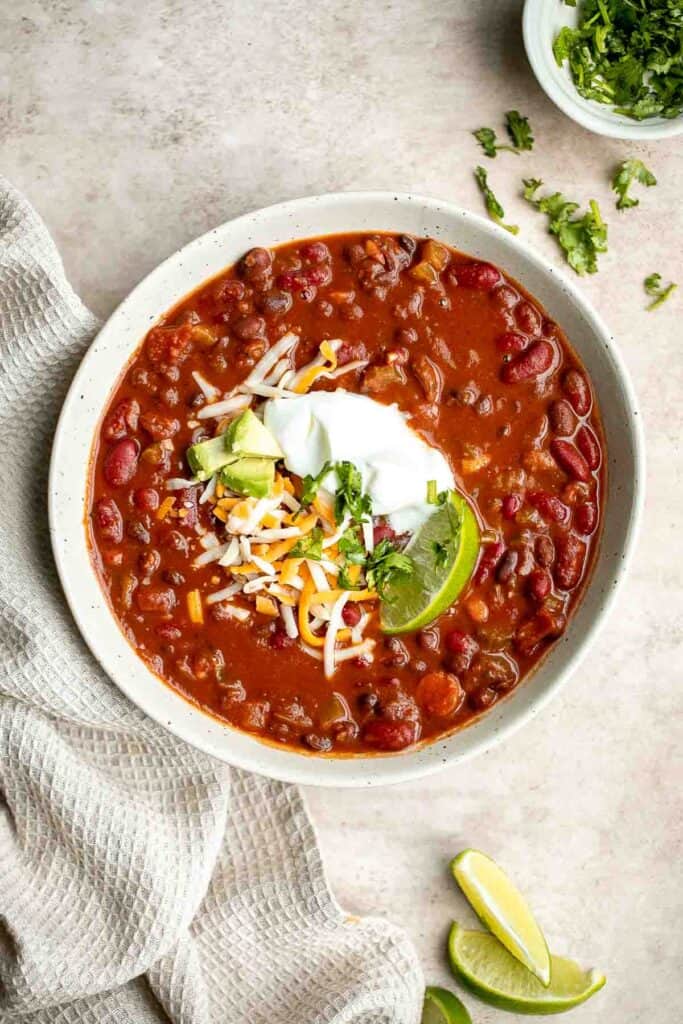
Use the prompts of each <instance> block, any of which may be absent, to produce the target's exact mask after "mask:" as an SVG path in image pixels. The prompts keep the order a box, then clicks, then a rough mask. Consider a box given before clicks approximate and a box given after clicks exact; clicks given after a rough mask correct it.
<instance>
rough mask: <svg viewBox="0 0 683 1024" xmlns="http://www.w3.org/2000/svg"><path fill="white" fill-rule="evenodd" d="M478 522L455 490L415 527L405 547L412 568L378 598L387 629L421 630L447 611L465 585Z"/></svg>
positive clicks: (472, 560)
mask: <svg viewBox="0 0 683 1024" xmlns="http://www.w3.org/2000/svg"><path fill="white" fill-rule="evenodd" d="M478 552H479V524H478V523H477V520H476V517H475V515H474V512H473V511H472V509H471V507H470V505H469V503H468V502H467V501H466V500H465V498H463V496H462V495H461V494H459V493H458V492H457V491H449V492H448V498H447V499H446V501H445V502H444V504H443V505H440V506H439V507H438V508H437V510H436V512H434V513H433V514H432V515H431V516H430V517H429V519H427V520H426V521H425V522H424V523H423V524H422V526H421V527H420V529H419V530H418V531H417V532H416V534H415V536H414V537H413V539H412V540H411V542H410V544H409V545H408V547H407V548H406V554H407V555H410V557H411V558H412V560H413V565H414V571H413V572H412V573H411V574H410V575H409V576H403V577H400V578H399V579H398V581H397V582H396V583H394V584H392V585H391V586H390V587H389V589H388V593H387V595H386V599H385V600H383V601H382V605H381V610H380V620H381V626H382V629H383V630H384V632H385V633H410V632H413V631H414V630H416V629H422V627H423V626H426V625H427V624H428V623H430V622H432V620H433V619H435V618H436V617H437V615H440V614H441V612H443V611H445V610H446V608H448V606H449V605H450V604H452V603H453V601H455V599H456V597H457V596H458V594H459V593H460V592H461V590H462V589H463V588H464V587H465V585H466V583H467V582H468V580H469V578H470V576H471V575H472V570H473V569H474V566H475V563H476V561H477V554H478Z"/></svg>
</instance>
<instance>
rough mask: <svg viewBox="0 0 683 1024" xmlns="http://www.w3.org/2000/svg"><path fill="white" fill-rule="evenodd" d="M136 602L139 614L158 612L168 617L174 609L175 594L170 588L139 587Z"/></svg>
mask: <svg viewBox="0 0 683 1024" xmlns="http://www.w3.org/2000/svg"><path fill="white" fill-rule="evenodd" d="M136 601H137V605H138V608H139V609H140V611H141V612H159V613H161V614H165V615H168V613H169V612H171V611H173V609H174V608H175V603H176V598H175V593H174V591H173V590H171V588H170V587H140V588H139V589H138V591H137V595H136Z"/></svg>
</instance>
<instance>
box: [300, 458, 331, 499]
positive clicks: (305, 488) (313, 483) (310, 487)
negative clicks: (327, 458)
mask: <svg viewBox="0 0 683 1024" xmlns="http://www.w3.org/2000/svg"><path fill="white" fill-rule="evenodd" d="M331 469H332V463H331V462H325V463H324V465H323V467H322V469H321V470H320V472H319V473H316V475H315V476H311V475H310V473H309V474H307V475H306V476H305V477H304V478H303V481H302V488H301V497H300V498H299V501H300V502H301V504H302V505H310V504H311V502H312V501H313V500H314V498H315V496H316V494H317V493H318V491H319V490H320V488H321V487H322V482H323V480H324V479H325V477H326V476H327V474H328V473H329V472H330V470H331Z"/></svg>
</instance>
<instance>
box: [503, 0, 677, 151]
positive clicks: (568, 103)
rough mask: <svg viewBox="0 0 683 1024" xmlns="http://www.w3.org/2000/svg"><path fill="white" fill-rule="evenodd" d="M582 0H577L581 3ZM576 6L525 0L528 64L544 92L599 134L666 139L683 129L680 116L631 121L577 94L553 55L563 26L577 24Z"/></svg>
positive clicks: (549, 0)
mask: <svg viewBox="0 0 683 1024" xmlns="http://www.w3.org/2000/svg"><path fill="white" fill-rule="evenodd" d="M580 2H581V0H579V4H580ZM578 18H579V7H578V6H577V7H567V5H566V4H563V3H562V2H561V0H525V4H524V16H523V20H522V27H523V32H524V47H525V49H526V53H527V57H528V58H529V63H530V64H531V67H532V70H533V72H534V74H535V75H536V78H537V79H538V84H539V85H540V86H541V88H542V89H543V91H544V92H545V94H546V95H547V96H548V97H549V98H550V99H551V100H552V101H553V103H555V104H556V106H558V107H559V108H560V110H562V111H563V112H564V113H565V114H566V115H567V117H571V118H572V120H574V121H577V122H578V124H581V125H583V127H584V128H588V130H589V131H591V132H597V133H598V134H599V135H609V136H610V137H611V138H613V139H634V140H635V139H644V140H648V139H667V138H670V137H671V136H672V135H680V133H681V132H683V115H681V116H679V117H676V118H673V119H667V118H665V117H650V118H648V119H647V120H645V121H634V120H632V119H631V118H630V117H624V115H623V114H616V113H615V112H614V111H613V110H612V108H611V107H610V106H608V105H606V104H603V103H595V102H594V101H593V100H586V99H584V98H583V96H579V94H578V92H577V91H576V87H575V86H574V83H573V82H572V78H571V74H570V72H569V69H568V68H567V66H566V65H565V66H564V67H561V68H559V67H558V66H557V61H556V60H555V57H554V56H553V41H554V39H555V36H556V35H557V33H558V32H559V31H560V29H561V28H562V27H563V26H564V25H570V26H571V27H572V28H574V27H576V25H577V24H578Z"/></svg>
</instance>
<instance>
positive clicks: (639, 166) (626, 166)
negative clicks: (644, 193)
mask: <svg viewBox="0 0 683 1024" xmlns="http://www.w3.org/2000/svg"><path fill="white" fill-rule="evenodd" d="M634 181H638V182H640V184H641V185H647V187H648V188H650V187H651V186H652V185H656V184H657V179H656V178H655V176H654V174H653V173H652V171H650V170H648V168H647V167H646V166H645V164H644V163H643V161H642V160H634V159H630V160H624V161H623V163H621V164H620V165H619V167H618V168H617V170H616V172H615V174H614V177H613V178H612V188H613V190H614V191H615V192H616V193H617V196H618V199H617V210H628V209H629V208H630V207H631V206H638V203H639V202H640V200H639V199H633V198H632V197H631V196H630V195H629V194H628V190H629V189H630V187H631V185H632V184H633V182H634Z"/></svg>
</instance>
